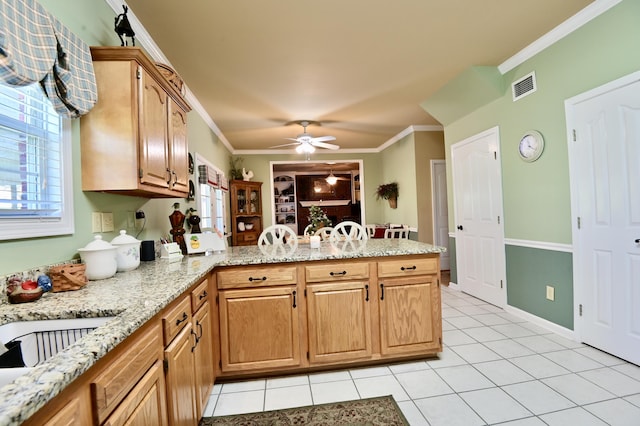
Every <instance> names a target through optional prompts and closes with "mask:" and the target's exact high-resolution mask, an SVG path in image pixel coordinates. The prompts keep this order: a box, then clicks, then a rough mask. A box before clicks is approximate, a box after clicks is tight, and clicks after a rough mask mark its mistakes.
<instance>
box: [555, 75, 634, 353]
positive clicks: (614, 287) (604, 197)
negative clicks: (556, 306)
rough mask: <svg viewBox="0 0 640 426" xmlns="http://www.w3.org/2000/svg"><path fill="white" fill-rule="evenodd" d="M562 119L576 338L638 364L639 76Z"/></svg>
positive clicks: (582, 101) (571, 105)
mask: <svg viewBox="0 0 640 426" xmlns="http://www.w3.org/2000/svg"><path fill="white" fill-rule="evenodd" d="M565 112H566V115H567V134H568V137H569V139H568V140H569V165H570V182H571V211H572V217H573V218H574V219H575V220H573V229H572V233H573V245H574V266H573V274H574V281H573V282H574V302H575V306H576V309H575V317H574V324H575V331H576V335H577V336H578V337H579V338H580V340H581V341H583V342H584V343H587V344H589V345H591V346H595V347H597V348H599V349H602V350H603V351H606V352H609V353H611V354H613V355H616V356H618V357H620V358H623V359H626V360H628V361H630V362H633V363H635V364H638V365H640V311H639V310H638V306H640V284H639V283H640V72H636V73H634V74H631V75H629V76H627V77H624V78H621V79H619V80H616V81H614V82H611V83H608V84H606V85H604V86H601V87H599V88H596V89H593V90H590V91H588V92H586V93H584V94H582V95H578V96H576V97H573V98H571V99H568V100H567V101H566V102H565Z"/></svg>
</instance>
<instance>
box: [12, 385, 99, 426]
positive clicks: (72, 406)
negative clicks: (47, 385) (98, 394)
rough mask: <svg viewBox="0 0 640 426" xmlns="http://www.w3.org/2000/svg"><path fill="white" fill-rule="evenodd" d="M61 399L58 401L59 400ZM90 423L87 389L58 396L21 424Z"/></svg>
mask: <svg viewBox="0 0 640 426" xmlns="http://www.w3.org/2000/svg"><path fill="white" fill-rule="evenodd" d="M61 399H62V400H63V401H62V402H61V403H60V400H61ZM88 424H91V401H90V397H89V389H88V388H86V389H85V390H84V391H79V392H76V393H75V394H73V395H72V396H71V397H70V398H59V399H58V401H53V402H52V403H50V404H48V405H46V408H45V409H42V410H40V411H38V412H37V413H36V414H35V415H34V416H33V417H31V418H30V419H28V420H27V421H26V422H25V423H23V425H33V426H76V425H88Z"/></svg>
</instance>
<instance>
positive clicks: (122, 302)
mask: <svg viewBox="0 0 640 426" xmlns="http://www.w3.org/2000/svg"><path fill="white" fill-rule="evenodd" d="M444 251H445V249H444V248H442V247H437V246H432V245H430V244H424V243H419V242H415V241H411V240H402V239H400V240H398V239H371V240H368V241H355V242H338V243H329V242H323V243H322V244H321V247H320V248H319V249H311V248H310V247H309V244H308V243H307V244H304V243H300V244H299V245H298V247H297V248H296V249H295V250H291V249H288V248H283V247H275V246H271V247H267V248H266V249H264V248H263V249H262V250H261V249H260V248H259V247H258V246H244V247H230V248H229V249H228V250H227V251H226V252H221V253H215V254H212V255H207V256H205V255H195V256H193V255H192V256H185V257H184V258H183V259H182V260H181V261H178V262H171V263H170V262H169V261H167V260H166V259H156V261H154V262H142V263H141V265H140V267H139V268H138V269H136V270H134V271H129V272H119V273H117V274H116V275H115V276H114V277H112V278H109V279H106V280H99V281H90V282H89V283H88V284H87V285H86V286H85V287H84V288H82V289H80V290H78V291H69V292H62V293H45V294H44V295H43V296H42V298H41V299H39V300H37V301H35V302H32V303H25V304H17V305H11V304H7V303H4V304H0V324H6V323H10V322H15V321H32V320H47V319H68V318H92V317H114V318H113V319H111V320H110V321H108V322H107V323H106V324H105V325H103V326H100V327H98V328H97V329H95V330H94V331H93V332H91V333H89V334H88V335H86V336H84V337H83V338H81V339H80V340H78V341H77V342H76V343H74V344H72V345H70V346H69V347H67V348H66V349H65V350H64V351H61V352H59V353H58V354H56V355H55V356H53V357H52V358H50V359H49V360H47V361H45V362H43V363H42V364H40V365H38V366H36V367H34V368H33V369H32V370H31V371H30V372H28V373H27V374H25V375H24V376H21V377H19V378H18V379H16V380H15V381H14V382H12V383H10V384H8V385H6V386H4V387H2V388H0V425H17V424H20V423H21V422H23V421H24V420H26V419H27V418H29V417H30V416H31V415H33V414H34V413H35V412H36V411H38V410H39V409H40V408H41V407H42V406H44V405H45V404H46V403H47V402H48V401H49V400H50V399H52V398H53V397H55V396H56V395H57V394H58V393H60V392H61V391H62V390H63V389H64V388H65V387H67V386H68V385H69V384H70V383H71V382H72V381H73V380H75V379H76V378H77V377H79V376H80V375H81V374H82V373H84V372H85V371H87V370H88V369H89V368H91V366H93V365H94V364H95V363H96V361H98V360H99V359H100V358H102V357H103V356H104V355H105V354H107V353H108V352H109V351H110V350H112V349H113V348H114V347H115V346H116V345H117V344H118V343H120V342H121V341H123V340H124V339H126V338H127V337H128V336H129V335H131V334H132V333H133V332H134V331H136V330H137V329H138V328H139V327H140V326H142V325H143V324H144V323H145V322H147V321H148V320H149V319H150V318H152V317H153V316H154V315H155V314H157V313H158V312H160V311H161V310H162V309H163V308H164V307H166V306H167V305H168V304H169V303H171V302H172V301H173V300H175V298H176V297H178V296H179V295H180V294H182V293H183V292H184V291H185V290H187V289H188V288H189V287H191V286H192V285H193V284H195V283H197V282H198V281H199V280H201V279H202V278H203V277H204V276H205V275H206V274H207V273H209V272H210V271H211V270H212V269H213V268H215V267H216V266H233V265H259V264H267V263H282V262H302V261H314V260H330V259H352V258H367V257H380V256H400V255H411V254H428V253H442V252H444Z"/></svg>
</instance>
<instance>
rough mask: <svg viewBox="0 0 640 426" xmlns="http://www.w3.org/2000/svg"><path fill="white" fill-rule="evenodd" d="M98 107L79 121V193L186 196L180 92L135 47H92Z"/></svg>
mask: <svg viewBox="0 0 640 426" xmlns="http://www.w3.org/2000/svg"><path fill="white" fill-rule="evenodd" d="M91 55H92V58H93V67H94V70H95V74H96V80H97V85H98V102H97V103H96V106H95V107H94V108H93V109H92V110H91V112H89V114H87V115H85V116H83V117H82V119H81V126H80V134H81V154H82V190H83V191H106V192H114V193H118V194H125V195H135V196H143V197H148V198H153V197H184V196H186V195H187V194H188V192H189V181H188V173H189V171H188V168H189V165H188V145H187V116H186V113H187V112H188V111H190V110H191V107H190V106H189V104H187V102H186V101H185V100H184V98H183V97H182V94H181V93H180V90H179V88H178V87H177V86H176V85H175V84H174V83H172V82H170V81H169V80H167V78H165V76H164V75H163V72H162V71H165V72H166V66H164V68H163V69H162V70H161V69H159V68H158V66H157V65H156V64H154V63H153V62H151V61H150V60H149V58H147V56H145V54H144V53H143V52H142V51H141V50H140V49H139V48H137V47H92V48H91Z"/></svg>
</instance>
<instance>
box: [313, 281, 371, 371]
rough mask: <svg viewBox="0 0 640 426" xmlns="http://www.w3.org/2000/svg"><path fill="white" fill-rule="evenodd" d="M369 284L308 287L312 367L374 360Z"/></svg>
mask: <svg viewBox="0 0 640 426" xmlns="http://www.w3.org/2000/svg"><path fill="white" fill-rule="evenodd" d="M370 303H371V300H370V298H369V283H368V281H351V282H341V283H331V284H312V285H307V310H308V317H309V320H308V325H309V361H310V363H311V364H319V363H329V362H340V361H352V360H364V359H367V358H370V357H371V354H372V343H371V309H370Z"/></svg>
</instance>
